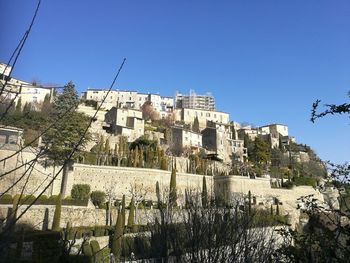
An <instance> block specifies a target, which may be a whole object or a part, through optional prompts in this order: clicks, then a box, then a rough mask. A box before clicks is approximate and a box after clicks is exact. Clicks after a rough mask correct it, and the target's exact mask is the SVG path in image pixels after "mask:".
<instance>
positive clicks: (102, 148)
mask: <svg viewBox="0 0 350 263" xmlns="http://www.w3.org/2000/svg"><path fill="white" fill-rule="evenodd" d="M104 143H105V140H104V137H103V135H101V139H100V143H99V153H100V154H103V153H104V151H105V148H104Z"/></svg>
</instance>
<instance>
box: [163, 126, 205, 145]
mask: <svg viewBox="0 0 350 263" xmlns="http://www.w3.org/2000/svg"><path fill="white" fill-rule="evenodd" d="M169 145H170V148H172V149H173V148H176V147H180V148H181V149H182V148H184V147H189V148H191V149H194V150H195V149H197V150H198V149H199V148H201V147H202V134H200V133H197V132H194V131H191V130H187V129H184V128H183V127H176V126H175V127H172V128H171V132H170V138H169Z"/></svg>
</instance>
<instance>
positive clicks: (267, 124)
mask: <svg viewBox="0 0 350 263" xmlns="http://www.w3.org/2000/svg"><path fill="white" fill-rule="evenodd" d="M273 125H280V126H287V127H288V125H286V124H281V123H271V124H267V125H263V126H260V127H259V128H264V127H269V126H273Z"/></svg>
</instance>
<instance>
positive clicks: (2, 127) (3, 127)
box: [0, 124, 24, 132]
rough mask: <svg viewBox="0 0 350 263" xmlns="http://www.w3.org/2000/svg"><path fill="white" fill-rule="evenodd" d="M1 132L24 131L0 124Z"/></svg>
mask: <svg viewBox="0 0 350 263" xmlns="http://www.w3.org/2000/svg"><path fill="white" fill-rule="evenodd" d="M0 130H13V131H21V132H23V131H24V130H23V129H21V128H17V127H13V126H6V125H1V124H0Z"/></svg>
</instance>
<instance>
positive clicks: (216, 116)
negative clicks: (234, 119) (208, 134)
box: [174, 108, 230, 130]
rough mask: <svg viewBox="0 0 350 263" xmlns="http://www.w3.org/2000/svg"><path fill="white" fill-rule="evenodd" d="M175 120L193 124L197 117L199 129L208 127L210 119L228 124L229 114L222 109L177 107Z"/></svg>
mask: <svg viewBox="0 0 350 263" xmlns="http://www.w3.org/2000/svg"><path fill="white" fill-rule="evenodd" d="M174 117H175V121H181V122H184V123H186V124H192V123H193V121H194V119H195V118H196V117H197V118H198V122H199V129H201V130H202V129H204V128H206V127H207V122H208V121H213V122H217V123H223V124H228V123H229V120H230V118H229V114H228V113H226V112H221V111H210V110H199V109H187V108H183V109H175V110H174Z"/></svg>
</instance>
